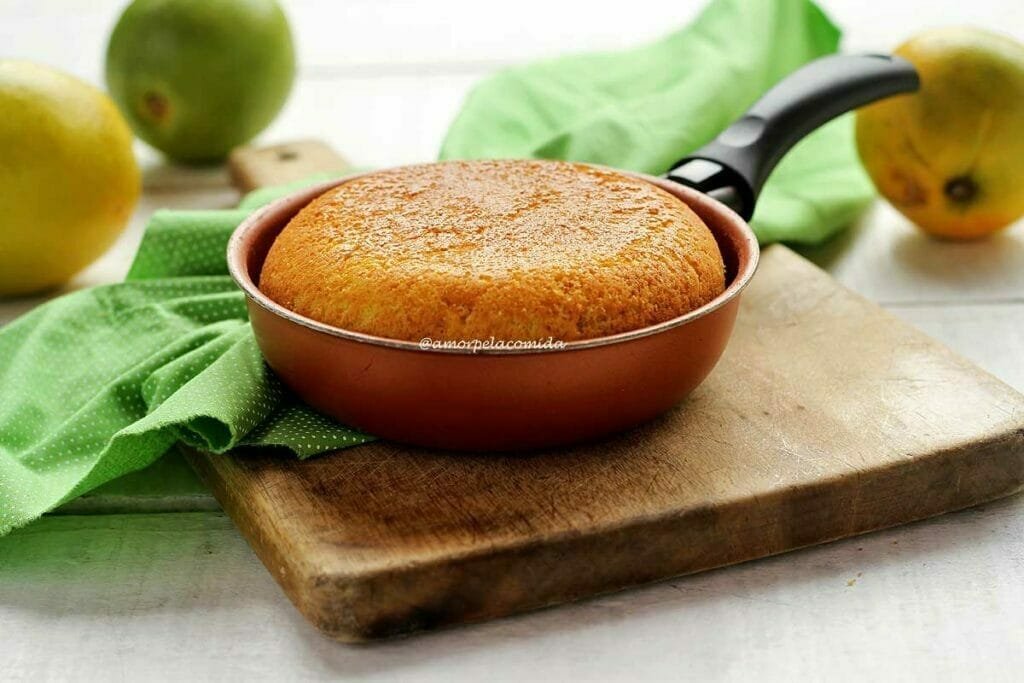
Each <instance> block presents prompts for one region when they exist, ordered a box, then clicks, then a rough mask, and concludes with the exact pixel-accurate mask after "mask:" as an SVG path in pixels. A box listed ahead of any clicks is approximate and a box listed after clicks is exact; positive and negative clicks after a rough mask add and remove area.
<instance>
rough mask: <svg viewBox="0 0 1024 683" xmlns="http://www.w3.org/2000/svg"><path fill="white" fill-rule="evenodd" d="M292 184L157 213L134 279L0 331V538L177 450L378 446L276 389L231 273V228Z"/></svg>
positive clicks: (308, 451)
mask: <svg viewBox="0 0 1024 683" xmlns="http://www.w3.org/2000/svg"><path fill="white" fill-rule="evenodd" d="M291 188H292V186H289V187H288V188H281V189H279V190H276V191H268V190H261V191H260V193H259V194H258V195H255V196H250V197H248V198H247V199H246V200H245V201H244V202H243V204H242V205H241V206H242V207H243V208H240V209H238V210H232V211H160V212H157V213H156V214H154V216H153V218H152V219H151V220H150V222H149V224H148V225H147V227H146V232H145V235H144V237H143V240H142V244H141V246H140V248H139V252H138V254H137V255H136V258H135V261H134V263H133V264H132V267H131V270H130V272H129V274H128V277H127V279H126V280H125V282H123V283H119V284H113V285H107V286H103V287H95V288H93V289H88V290H83V291H79V292H74V293H72V294H68V295H66V296H63V297H60V298H58V299H55V300H53V301H51V302H49V303H47V304H45V305H43V306H40V307H38V308H36V309H35V310H33V311H31V312H30V313H28V314H27V315H25V316H22V317H21V318H19V319H18V320H16V321H14V322H12V323H11V324H9V325H7V326H6V327H3V328H0V535H2V534H6V533H7V532H9V531H10V530H11V529H14V528H16V527H19V526H22V525H24V524H26V523H28V522H30V521H32V520H33V519H36V518H37V517H39V516H40V515H41V514H43V513H44V512H46V511H47V510H50V509H52V508H54V507H56V506H57V505H60V504H61V503H63V502H66V501H68V500H70V499H72V498H75V497H77V496H79V495H81V494H83V493H85V492H86V491H89V490H91V489H93V488H95V487H97V486H99V485H100V484H103V483H104V482H107V481H110V480H111V479H114V478H115V477H119V476H121V475H123V474H126V473H128V472H132V471H135V470H139V469H142V468H143V467H146V466H147V465H149V464H151V463H152V462H154V461H155V460H156V459H157V458H159V457H160V456H161V455H162V454H163V453H164V452H166V451H167V450H168V449H170V448H171V447H172V446H173V445H174V444H175V443H177V442H184V443H186V444H189V445H192V446H195V447H198V448H202V449H205V450H209V451H214V452H217V453H221V452H224V451H227V450H230V449H232V448H234V447H236V446H241V445H247V446H278V447H284V448H287V449H290V450H291V451H292V452H293V453H295V454H296V455H297V456H298V457H308V456H310V455H314V454H317V453H323V452H325V451H331V450H336V449H339V448H345V447H347V446H355V445H357V444H360V443H364V442H366V441H369V440H371V438H372V437H369V436H367V435H365V434H361V433H359V432H357V431H355V430H352V429H349V428H347V427H345V426H343V425H340V424H338V423H336V422H334V421H332V420H331V419H329V418H326V417H324V416H322V415H320V414H318V413H316V412H315V411H313V410H312V409H310V408H308V407H306V406H305V405H303V404H302V403H301V402H299V401H298V400H297V399H296V398H295V397H294V396H293V395H292V394H290V392H288V391H287V389H285V388H284V387H283V386H282V385H281V384H280V382H279V381H278V380H277V379H276V377H275V376H274V375H273V374H272V373H271V372H270V370H269V369H268V368H267V366H266V364H265V363H264V361H263V358H262V356H261V355H260V352H259V349H258V348H257V346H256V341H255V339H254V337H253V334H252V329H251V328H250V326H249V323H248V316H247V313H246V308H245V298H244V296H243V294H242V292H241V291H239V290H238V289H237V287H235V285H234V283H233V282H232V281H231V278H230V277H229V276H228V275H227V266H226V264H225V259H224V253H225V248H226V246H227V241H228V237H229V236H230V234H231V232H232V230H233V229H234V228H235V226H236V225H238V223H239V221H241V220H242V219H243V218H244V217H245V216H246V215H247V214H248V212H249V211H251V210H252V209H254V208H256V206H258V205H260V204H262V203H265V202H267V201H269V200H271V199H273V198H275V197H276V196H278V195H280V194H282V193H283V192H284V191H286V190H288V189H291Z"/></svg>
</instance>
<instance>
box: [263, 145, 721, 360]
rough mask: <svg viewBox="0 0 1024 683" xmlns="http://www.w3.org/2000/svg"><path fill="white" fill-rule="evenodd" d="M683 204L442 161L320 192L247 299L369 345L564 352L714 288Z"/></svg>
mask: <svg viewBox="0 0 1024 683" xmlns="http://www.w3.org/2000/svg"><path fill="white" fill-rule="evenodd" d="M724 280H725V276H724V267H723V264H722V256H721V253H720V252H719V250H718V245H717V243H716V242H715V239H714V237H713V236H712V235H711V232H710V230H708V228H707V226H706V225H704V223H703V222H702V221H701V220H700V218H698V217H697V216H696V214H694V213H693V211H691V210H690V209H689V208H688V207H687V206H686V204H684V203H683V202H682V201H681V200H679V199H678V198H676V197H674V196H672V195H671V194H669V193H667V192H665V191H664V190H661V189H660V188H658V187H656V186H655V185H653V184H651V183H648V182H646V181H644V180H641V179H639V178H635V177H633V176H630V175H628V174H625V173H619V172H616V171H612V170H609V169H605V168H599V167H594V166H589V165H586V164H578V163H569V162H562V161H538V160H495V161H449V162H443V163H435V164H423V165H418V166H407V167H404V168H395V169H391V170H387V171H381V172H378V173H371V174H368V175H364V176H361V177H358V178H355V179H353V180H350V181H348V182H346V183H344V184H342V185H339V186H338V187H335V188H333V189H331V190H328V191H327V192H325V193H324V194H322V195H320V196H319V197H317V198H316V199H314V200H313V201H312V202H310V203H309V204H308V205H307V206H306V207H304V208H303V209H302V210H301V211H300V212H299V213H298V214H296V216H295V217H294V218H293V219H292V220H291V222H289V224H288V225H287V226H286V227H285V228H284V230H283V231H282V232H281V234H280V235H279V236H278V237H277V239H276V240H275V241H274V244H273V245H272V246H271V249H270V252H269V253H268V255H267V258H266V261H265V263H264V266H263V271H262V274H261V276H260V282H259V286H260V289H261V290H262V291H263V292H264V293H265V294H266V295H267V296H269V297H270V298H271V299H273V300H274V301H276V302H277V303H279V304H281V305H282V306H284V307H285V308H288V309H290V310H292V311H295V312H296V313H299V314H301V315H304V316H306V317H308V318H312V319H314V320H317V321H320V322H323V323H327V324H329V325H333V326H335V327H340V328H343V329H346V330H352V331H356V332H363V333H366V334H372V335H376V336H379V337H388V338H392V339H400V340H408V341H420V340H422V339H424V338H426V337H429V338H431V339H433V340H486V339H489V338H491V337H494V338H495V339H500V340H505V341H513V340H536V339H547V338H549V337H553V338H554V339H555V340H560V341H574V340H580V339H590V338H594V337H603V336H606V335H611V334H616V333H619V332H625V331H628V330H634V329H638V328H642V327H647V326H648V325H653V324H656V323H660V322H663V321H666V320H670V319H671V318H675V317H677V316H680V315H683V314H684V313H688V312H689V311H692V310H694V309H696V308H698V307H700V306H703V305H704V304H706V303H708V302H709V301H711V300H712V299H714V298H715V297H716V296H718V295H719V294H721V293H722V290H723V289H724V287H725V282H724Z"/></svg>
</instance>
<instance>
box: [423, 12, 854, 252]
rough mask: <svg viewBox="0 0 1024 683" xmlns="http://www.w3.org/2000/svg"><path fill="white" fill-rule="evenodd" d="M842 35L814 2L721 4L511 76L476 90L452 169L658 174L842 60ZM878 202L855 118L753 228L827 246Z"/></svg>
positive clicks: (814, 142) (836, 126)
mask: <svg viewBox="0 0 1024 683" xmlns="http://www.w3.org/2000/svg"><path fill="white" fill-rule="evenodd" d="M839 38H840V32H839V29H838V28H836V26H835V25H834V24H832V22H830V21H829V19H828V18H827V17H826V16H825V15H824V14H823V13H822V11H821V10H820V9H818V7H817V6H816V5H815V4H814V3H812V2H810V1H809V0H775V1H764V0H759V1H758V2H750V0H717V1H715V2H712V3H710V4H709V5H708V6H707V8H706V9H705V10H704V11H703V12H702V13H701V14H700V16H699V17H697V19H696V20H695V21H694V22H693V23H692V24H690V25H689V26H687V27H686V28H683V29H682V30H680V31H677V32H675V33H673V34H671V35H669V36H667V37H665V38H664V39H662V40H659V41H657V42H654V43H651V44H649V45H645V46H642V47H639V48H635V49H631V50H626V51H623V52H611V53H599V54H588V55H577V56H569V57H561V58H558V59H553V60H550V61H544V62H540V63H537V64H530V65H527V66H523V67H516V68H511V69H508V70H506V71H503V72H501V73H499V74H497V75H496V76H493V77H491V78H488V79H487V80H485V81H483V82H482V83H480V84H479V85H478V86H477V87H476V88H474V89H473V91H472V92H471V94H470V96H469V98H468V99H467V100H466V103H465V106H464V107H463V109H462V111H461V112H460V113H459V115H458V117H457V118H456V119H455V122H454V123H453V124H452V126H451V129H450V130H449V131H448V135H447V137H446V139H445V141H444V144H443V146H442V148H441V158H442V159H461V158H467V159H468V158H486V157H543V158H556V159H572V160H576V161H589V162H593V163H598V164H605V165H608V166H614V167H618V168H626V169H630V170H634V171H642V172H644V173H651V174H655V175H658V174H661V173H664V172H666V171H668V170H669V168H670V166H671V165H672V164H673V163H674V162H676V161H678V160H679V159H680V158H682V157H683V156H685V155H686V154H688V153H689V152H692V151H693V150H695V149H697V148H698V147H700V146H701V145H703V144H705V143H706V142H708V141H709V140H711V139H712V138H713V137H714V136H715V135H717V134H718V133H719V132H720V131H721V130H722V129H724V128H725V127H726V126H727V125H728V124H729V123H731V122H732V121H733V120H735V119H736V118H738V117H739V116H740V115H741V114H742V113H743V111H745V110H746V109H747V108H748V107H749V106H750V105H751V104H753V103H754V101H755V100H757V98H758V97H760V96H761V94H763V93H764V92H765V91H766V90H767V89H768V88H769V87H771V86H772V85H773V84H775V83H776V82H778V81H779V80H780V79H782V77H783V76H785V75H786V74H788V73H790V72H791V71H793V70H795V69H796V68H797V67H799V66H801V65H802V64H804V63H806V62H808V61H810V60H812V59H815V58H817V57H821V56H824V55H827V54H830V53H833V52H835V51H836V49H837V48H838V46H839ZM873 196H874V191H873V189H872V186H871V182H870V180H869V179H868V178H867V176H866V175H865V173H864V171H863V170H862V169H861V167H860V164H859V162H858V160H857V155H856V151H855V148H854V144H853V127H852V119H851V118H850V117H844V118H841V119H839V120H837V121H834V122H832V123H831V124H829V125H827V126H825V127H824V128H822V129H821V130H819V131H817V132H815V133H814V134H812V135H811V136H809V137H808V138H807V139H805V140H803V141H802V142H801V143H799V144H798V145H797V146H796V147H795V148H794V149H793V150H792V151H791V152H790V153H789V155H787V156H786V158H785V159H784V160H783V162H782V163H781V164H780V165H779V166H778V168H777V169H776V171H775V173H774V174H773V175H772V176H771V178H770V180H769V181H768V183H767V185H766V186H765V188H764V191H763V193H762V195H761V198H760V200H759V202H758V205H757V210H756V212H755V214H754V218H753V221H752V224H753V227H754V231H755V232H756V233H757V236H758V238H759V239H760V241H761V242H765V243H766V242H774V241H783V240H784V241H788V242H800V243H805V244H813V243H818V242H821V241H823V240H825V239H827V238H828V237H830V236H832V235H833V234H835V233H836V232H837V231H838V230H840V229H842V228H843V227H845V226H847V225H848V224H849V223H850V222H851V221H852V220H853V218H854V217H856V215H857V214H858V213H859V212H860V211H861V210H863V209H864V207H865V206H866V205H867V203H868V202H870V201H871V199H872V197H873Z"/></svg>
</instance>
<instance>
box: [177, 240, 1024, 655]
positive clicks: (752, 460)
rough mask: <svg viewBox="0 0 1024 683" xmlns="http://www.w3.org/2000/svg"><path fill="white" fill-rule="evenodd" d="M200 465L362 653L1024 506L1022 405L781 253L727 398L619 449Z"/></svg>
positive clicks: (263, 547) (703, 399)
mask: <svg viewBox="0 0 1024 683" xmlns="http://www.w3.org/2000/svg"><path fill="white" fill-rule="evenodd" d="M400 418H401V416H396V419H400ZM189 459H190V462H191V463H192V464H193V466H194V467H195V468H196V469H197V471H198V472H199V473H200V475H201V477H202V478H203V479H204V481H206V483H207V484H208V485H209V486H210V487H211V488H212V489H213V491H214V493H215V495H216V496H217V498H218V500H219V501H220V502H221V504H222V505H223V506H224V508H225V510H226V511H227V512H228V514H229V515H230V516H231V517H232V519H233V520H234V521H235V523H236V524H238V526H239V527H240V528H241V530H242V532H243V534H244V535H245V536H246V538H247V539H248V540H249V542H250V544H251V545H252V546H253V548H254V549H255V550H256V552H257V554H258V555H259V557H260V558H261V560H262V561H263V563H264V564H265V565H266V566H267V568H268V569H269V570H270V572H271V573H272V574H273V575H274V577H275V578H276V579H277V581H278V582H279V583H280V584H281V585H282V587H283V588H284V589H285V592H286V593H287V594H288V595H289V597H290V598H291V599H292V601H293V602H294V603H295V604H296V606H297V607H298V608H299V610H300V611H301V612H302V613H303V614H304V615H306V616H307V617H308V618H309V619H310V620H311V621H312V622H313V623H315V624H316V625H317V626H318V627H320V628H321V629H323V630H324V631H325V632H327V633H328V634H330V635H332V636H334V637H337V638H341V639H345V640H360V639H366V638H374V637H380V636H388V635H393V634H397V633H403V632H408V631H411V630H415V629H419V628H429V627H434V626H440V625H447V624H455V623H462V622H467V621H476V620H481V619H488V618H492V617H498V616H502V615H506V614H510V613H513V612H518V611H522V610H526V609H531V608H536V607H540V606H544V605H549V604H554V603H558V602H563V601H567V600H573V599H577V598H582V597H586V596H589V595H593V594H597V593H602V592H607V591H612V590H616V589H620V588H623V587H626V586H630V585H634V584H639V583H644V582H649V581H654V580H658V579H662V578H665V577H669V576H674V575H679V574H685V573H691V572H696V571H700V570H704V569H709V568H712V567H717V566H722V565H726V564H732V563H736V562H742V561H745V560H749V559H754V558H758V557H764V556H768V555H773V554H776V553H781V552H785V551H787V550H792V549H794V548H799V547H803V546H807V545H811V544H816V543H822V542H825V541H829V540H833V539H837V538H842V537H847V536H852V535H855V534H859V533H863V532H866V531H871V530H874V529H880V528H884V527H888V526H893V525H897V524H901V523H905V522H908V521H911V520H916V519H921V518H924V517H928V516H932V515H936V514H940V513H943V512H947V511H950V510H955V509H960V508H964V507H968V506H971V505H974V504H977V503H980V502H983V501H987V500H991V499H994V498H998V497H1000V496H1004V495H1008V494H1010V493H1013V492H1015V491H1017V490H1019V489H1021V487H1022V486H1024V397H1022V396H1021V395H1020V394H1018V393H1017V392H1015V391H1014V390H1013V389H1011V388H1009V387H1008V386H1006V385H1005V384H1003V383H1001V382H1000V381H999V380H997V379H995V378H994V377H992V376H990V375H988V374H986V373H985V372H983V371H981V370H979V369H978V368H976V367H975V366H973V365H971V364H970V363H968V362H967V361H965V360H962V359H961V358H959V357H958V356H956V355H955V354H953V353H952V352H950V351H949V350H947V349H946V348H944V347H943V346H941V345H940V344H938V343H937V342H934V341H932V340H931V339H929V338H928V337H926V336H925V335H924V334H922V333H920V332H918V331H916V330H915V329H913V328H912V327H910V326H908V325H907V324H905V323H903V322H901V321H899V320H897V319H896V318H894V317H892V316H891V315H889V314H888V313H886V312H884V311H882V310H881V309H880V308H878V307H877V306H875V305H874V304H872V303H870V302H868V301H866V300H864V299H862V298H860V297H858V296H857V295H854V294H852V293H850V292H849V291H847V290H845V289H843V288H842V287H841V286H840V285H839V284H838V283H836V282H835V281H834V280H833V279H832V278H831V277H829V276H828V275H827V274H825V273H824V272H822V271H821V270H819V269H818V268H817V267H815V266H814V265H812V264H810V263H809V262H808V261H806V260H805V259H803V258H802V257H800V256H797V255H796V254H794V253H793V252H792V251H790V250H788V249H787V248H785V247H782V246H774V247H771V248H769V249H767V250H766V251H765V253H764V257H763V262H762V266H761V269H760V271H759V273H758V274H757V276H756V277H755V279H754V282H753V284H752V285H751V286H750V288H749V289H748V291H747V293H746V294H745V296H744V300H743V306H742V311H741V314H740V318H739V321H738V324H737V329H736V332H735V334H734V337H733V339H732V341H731V343H730V346H729V348H728V350H727V351H726V354H725V356H724V357H723V359H722V361H721V363H720V364H719V366H718V367H717V368H716V370H715V371H714V372H713V373H712V375H711V377H710V378H709V379H708V380H707V381H706V382H705V384H704V385H702V386H701V387H700V388H699V389H698V390H697V391H696V392H695V393H694V394H693V396H691V397H690V399H688V400H687V401H686V402H685V403H684V404H683V405H681V406H679V407H678V408H676V409H675V410H673V411H671V412H670V413H669V414H667V415H665V416H664V417H662V418H660V419H658V420H657V421H655V422H654V423H651V424H648V425H646V426H644V427H641V428H639V429H636V430H633V431H631V432H628V433H625V434H622V435H620V436H618V437H616V438H614V439H611V440H608V441H606V442H603V443H599V444H592V445H588V446H583V447H579V448H575V449H568V450H558V451H551V452H543V453H533V454H528V455H519V456H495V455H489V454H483V453H481V454H469V455H466V454H458V455H456V454H446V453H438V452H429V451H424V450H419V449H411V448H406V447H402V446H397V445H394V444H388V443H375V444H371V445H368V446H363V447H359V448H356V449H351V450H347V451H342V452H339V453H336V454H329V455H325V456H321V457H318V458H314V459H311V460H308V461H305V462H300V461H297V460H295V459H293V458H290V457H288V456H287V455H284V454H282V453H268V452H265V451H247V452H241V453H234V454H231V455H227V456H211V455H205V454H200V453H191V454H190V455H189Z"/></svg>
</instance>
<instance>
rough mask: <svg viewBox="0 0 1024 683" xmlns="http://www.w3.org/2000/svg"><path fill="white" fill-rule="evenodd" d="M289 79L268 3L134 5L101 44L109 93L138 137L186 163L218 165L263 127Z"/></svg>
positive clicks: (281, 26) (280, 33)
mask: <svg viewBox="0 0 1024 683" xmlns="http://www.w3.org/2000/svg"><path fill="white" fill-rule="evenodd" d="M294 76H295V52H294V48H293V46H292V36H291V31H290V30H289V28H288V20H287V19H286V18H285V16H284V12H282V11H281V7H280V6H279V5H278V4H277V2H275V0H216V1H215V2H211V1H210V0H135V1H134V2H132V4H130V5H129V6H128V8H127V9H126V10H125V11H124V13H123V14H122V15H121V18H120V20H118V22H117V26H115V27H114V32H113V34H112V35H111V36H110V44H109V45H108V46H107V86H108V88H109V89H110V93H111V95H112V96H113V98H114V100H115V101H116V102H117V104H118V106H120V108H121V110H122V111H123V112H124V114H125V116H126V118H127V119H128V122H129V123H130V124H131V126H132V128H133V129H134V130H135V132H136V134H138V136H139V137H140V138H142V139H143V140H145V141H146V142H148V143H149V144H151V145H152V146H153V147H156V148H157V149H159V150H161V151H162V152H164V153H165V154H166V155H167V156H169V157H170V158H172V159H175V160H178V161H184V162H190V163H203V162H210V161H216V160H219V159H222V158H224V157H225V156H226V155H227V153H228V152H229V151H230V150H231V148H232V147H235V146H237V145H240V144H242V143H245V142H247V141H249V140H251V139H252V138H253V137H255V136H256V135H257V134H258V133H259V132H260V131H261V130H263V129H264V128H266V127H267V126H268V125H269V124H270V122H271V121H273V120H274V117H275V116H276V115H277V113H278V112H279V111H280V110H281V107H283V106H284V103H285V100H287V98H288V93H289V91H290V90H291V87H292V81H293V79H294Z"/></svg>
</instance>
